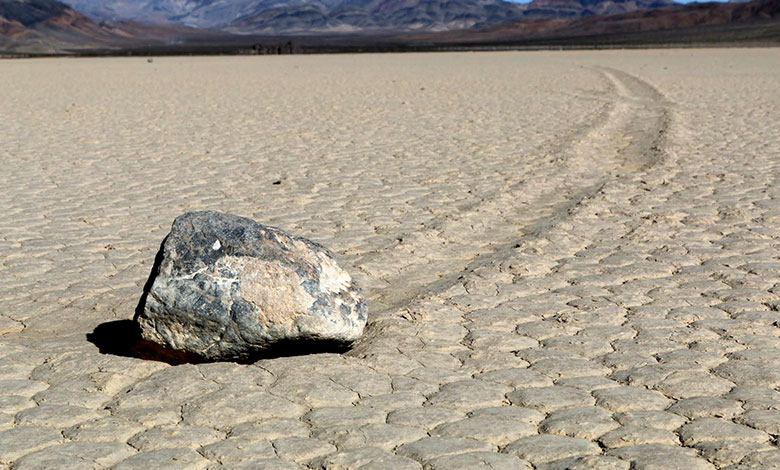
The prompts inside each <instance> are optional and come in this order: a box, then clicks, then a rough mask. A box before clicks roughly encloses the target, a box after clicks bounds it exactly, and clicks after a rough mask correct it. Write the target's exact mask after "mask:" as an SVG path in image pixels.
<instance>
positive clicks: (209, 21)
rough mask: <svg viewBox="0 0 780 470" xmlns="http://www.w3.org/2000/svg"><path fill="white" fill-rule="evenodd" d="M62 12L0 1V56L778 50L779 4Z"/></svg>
mask: <svg viewBox="0 0 780 470" xmlns="http://www.w3.org/2000/svg"><path fill="white" fill-rule="evenodd" d="M68 1H71V2H72V3H74V5H76V6H78V7H79V8H85V9H86V10H87V12H88V13H89V15H85V14H83V13H81V12H79V11H77V9H74V8H72V7H71V6H68V5H65V4H64V3H61V2H59V1H58V0H0V53H4V54H30V53H34V54H62V53H68V54H74V53H75V54H83V53H99V54H105V53H116V52H117V51H126V52H125V53H131V54H138V53H140V54H151V53H155V54H157V53H168V54H170V53H193V52H197V53H283V52H287V53H289V52H328V51H330V52H334V51H357V50H376V51H380V50H431V49H452V48H474V47H478V48H485V47H488V48H493V47H518V46H519V47H549V46H550V45H563V46H576V47H581V46H583V45H585V46H587V45H591V46H597V45H601V44H604V45H608V46H615V45H621V44H623V45H639V46H641V45H643V44H678V45H685V44H691V43H719V44H723V43H728V44H743V43H752V44H756V43H758V44H775V45H778V44H780V0H753V1H751V2H748V3H742V2H741V0H740V1H739V2H734V3H702V4H689V5H669V4H668V1H669V0H660V1H659V0H534V1H532V2H531V3H528V4H524V5H518V4H513V3H507V2H503V1H501V0H286V1H283V2H282V1H281V0H233V1H228V0H135V1H134V0H122V1H120V0H106V1H105V2H100V3H98V2H96V1H95V0H68ZM273 2H280V3H273ZM79 5H81V6H79ZM89 6H91V7H93V9H91V10H90V9H89V8H86V7H89ZM95 8H97V9H98V10H99V11H98V10H96V9H95ZM258 11H259V13H258Z"/></svg>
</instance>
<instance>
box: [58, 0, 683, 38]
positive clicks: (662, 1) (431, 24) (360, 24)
mask: <svg viewBox="0 0 780 470" xmlns="http://www.w3.org/2000/svg"><path fill="white" fill-rule="evenodd" d="M67 1H68V2H69V4H70V5H71V6H73V7H74V8H75V9H77V10H79V11H82V12H84V13H86V14H88V15H90V16H92V17H94V18H100V19H115V20H116V19H133V20H137V21H143V22H152V23H174V24H181V25H187V26H194V27H212V28H221V29H224V30H228V31H232V32H238V33H297V34H311V33H323V32H329V33H332V32H335V33H338V32H371V31H443V30H456V29H467V28H479V27H486V26H491V25H495V24H499V23H503V22H506V21H512V20H519V19H523V18H562V17H565V18H574V17H583V16H590V15H596V14H614V13H623V12H629V11H636V10H640V9H646V8H654V7H657V6H663V5H670V4H672V0H534V1H533V2H531V3H529V4H524V5H520V4H516V3H510V2H506V1H503V0H106V1H98V0H67Z"/></svg>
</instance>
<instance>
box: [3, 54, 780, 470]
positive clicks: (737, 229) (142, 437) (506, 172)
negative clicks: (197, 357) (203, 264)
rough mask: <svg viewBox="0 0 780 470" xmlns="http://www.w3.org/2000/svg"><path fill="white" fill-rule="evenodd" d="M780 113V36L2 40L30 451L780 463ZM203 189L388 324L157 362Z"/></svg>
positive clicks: (8, 436) (11, 374)
mask: <svg viewBox="0 0 780 470" xmlns="http://www.w3.org/2000/svg"><path fill="white" fill-rule="evenodd" d="M778 129H780V50H779V49H769V48H766V49H699V50H695V49H690V50H684V49H681V50H671V49H670V50H645V51H618V50H615V51H591V52H558V51H555V52H554V51H546V52H517V51H506V52H479V53H427V54H397V55H392V54H387V55H370V54H366V55H334V56H280V57H270V56H266V57H162V58H156V59H155V60H154V61H153V62H148V61H147V60H146V58H138V57H135V58H132V57H131V58H93V59H34V60H33V59H30V60H3V61H0V170H1V171H0V207H2V217H0V469H11V468H12V469H13V470H29V469H44V468H51V469H55V468H57V469H59V468H63V469H64V468H67V469H109V468H112V469H116V470H125V469H173V468H182V469H214V470H217V469H255V470H263V469H269V470H270V469H273V470H288V469H290V470H292V469H297V470H300V469H322V470H358V469H362V470H379V469H393V470H422V469H425V470H457V469H480V468H484V469H493V470H504V469H506V470H516V469H536V470H543V469H544V470H553V469H559V470H562V469H564V468H566V469H573V470H580V469H582V470H584V469H594V470H600V469H603V470H607V469H609V470H613V469H614V470H629V469H632V470H650V469H653V470H665V469H669V470H676V469H680V468H685V469H686V470H700V469H701V470H711V469H732V470H737V469H740V470H741V469H758V468H760V469H770V468H780V451H779V450H778V448H777V444H778V442H777V439H778V436H780V391H778V390H779V389H780V312H778V310H780V185H779V184H778V176H779V175H780V138H778ZM199 209H214V210H220V211H224V212H230V213H234V214H238V215H242V216H246V217H251V218H253V219H255V220H257V221H259V222H261V223H264V224H268V225H272V226H276V227H279V228H282V229H284V230H287V231H289V232H291V233H294V234H297V235H302V236H305V237H307V238H310V239H312V240H315V241H317V242H320V243H322V244H324V245H325V246H327V247H329V248H330V249H331V250H332V251H333V252H334V253H335V255H336V257H337V259H338V261H339V263H340V264H341V265H342V266H343V267H344V268H345V269H347V270H348V271H349V272H350V273H351V274H352V275H353V277H354V278H355V279H356V280H357V281H358V282H359V283H360V285H361V286H362V287H363V289H364V291H365V294H366V297H367V299H368V303H369V323H368V326H367V329H366V332H365V335H364V338H363V339H362V340H361V341H360V342H359V343H358V344H357V345H356V346H355V347H354V349H352V350H351V351H349V352H347V353H344V354H336V353H322V354H313V355H302V356H290V357H275V358H266V359H262V360H259V361H257V362H255V363H251V364H236V363H230V362H227V363H208V364H180V365H171V364H168V363H165V362H161V361H155V360H149V359H141V358H139V357H134V354H133V353H132V351H130V350H129V349H127V348H124V347H123V338H122V334H123V332H125V331H126V329H123V328H121V327H120V326H122V325H126V324H127V321H128V320H130V319H132V317H133V314H134V310H135V308H136V304H137V303H138V300H139V297H140V295H141V292H142V288H143V285H144V283H145V281H146V279H147V276H148V274H149V271H150V269H151V266H152V263H153V261H154V257H155V253H156V252H157V249H158V247H159V245H160V242H161V241H162V239H163V237H164V236H165V234H166V233H167V232H168V230H169V229H170V224H171V222H172V220H173V219H174V217H176V216H177V215H179V214H181V213H183V212H186V211H188V210H199ZM107 332H108V333H107Z"/></svg>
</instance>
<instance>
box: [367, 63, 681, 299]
mask: <svg viewBox="0 0 780 470" xmlns="http://www.w3.org/2000/svg"><path fill="white" fill-rule="evenodd" d="M595 70H596V71H598V72H599V73H600V74H601V75H602V77H603V78H604V79H605V80H607V81H608V82H609V83H610V88H611V90H612V92H613V98H612V101H611V102H610V105H609V108H608V111H607V113H606V114H605V115H603V116H602V118H603V119H601V120H600V121H599V122H594V123H592V124H591V125H589V126H587V127H586V128H585V129H578V130H577V131H576V132H575V133H573V134H571V135H567V136H564V137H562V138H560V139H559V140H558V141H557V142H550V143H549V146H547V147H546V148H544V149H538V151H539V152H545V154H546V155H547V156H548V157H549V158H552V159H553V161H554V162H555V164H554V165H553V166H551V167H548V166H543V168H540V169H541V170H543V171H544V173H541V172H540V174H531V175H529V176H528V177H526V178H524V179H523V181H520V182H517V183H514V184H511V185H510V186H509V190H508V191H504V192H502V193H500V194H495V195H494V196H493V197H492V198H490V199H483V200H482V201H480V202H478V203H475V204H474V205H472V206H470V207H468V208H466V209H464V210H461V211H459V212H458V213H456V214H452V215H449V216H447V217H445V218H440V219H434V220H433V221H431V222H429V223H428V225H427V226H426V227H425V228H424V229H422V230H420V231H419V232H415V233H405V234H399V235H397V240H400V241H401V242H400V243H394V244H392V245H390V246H386V247H384V248H383V249H381V250H377V251H375V252H373V253H368V254H367V255H365V256H364V257H363V258H362V259H372V258H375V257H377V256H378V254H379V256H382V257H384V258H385V259H386V258H388V257H389V258H392V257H393V256H394V254H395V253H397V254H398V255H399V256H400V255H401V254H403V255H404V258H405V259H416V263H414V264H411V265H406V266H403V267H402V268H401V269H400V270H399V272H398V273H397V275H395V276H392V277H390V276H388V277H386V278H385V280H386V281H387V283H388V284H389V285H390V286H391V287H388V288H386V289H384V290H381V291H380V292H378V293H375V295H374V298H373V299H372V300H374V301H376V302H377V303H378V305H377V306H378V307H380V309H381V310H384V309H388V310H393V309H398V308H403V307H404V306H406V305H408V304H409V303H410V302H411V301H413V300H414V299H416V298H420V297H427V296H431V295H435V294H436V293H439V292H442V291H444V290H447V289H449V288H450V287H452V286H453V285H454V284H456V283H457V282H459V281H460V280H461V279H462V278H463V277H464V276H466V275H468V274H469V273H471V272H474V271H476V270H478V269H479V268H480V267H483V266H486V265H490V264H496V263H501V262H502V260H503V259H504V258H508V257H510V256H511V254H512V253H513V252H514V251H515V250H517V249H518V248H522V247H523V246H525V245H527V244H528V243H529V241H530V240H532V239H533V238H534V237H535V236H536V235H538V234H539V233H540V232H543V231H544V230H545V229H547V228H548V227H549V226H551V225H553V224H555V223H557V222H558V221H560V220H563V219H565V217H566V214H567V213H568V212H569V211H570V210H572V209H573V208H574V207H576V206H577V205H578V204H580V203H581V202H582V201H583V200H585V199H587V198H589V197H590V196H592V195H593V194H595V193H597V192H598V191H599V189H600V188H601V187H602V186H603V184H604V183H605V182H606V181H608V180H610V179H612V178H616V177H626V176H627V175H630V174H631V173H634V172H637V171H640V170H642V169H646V168H648V167H650V166H651V165H653V164H655V163H656V162H658V161H659V160H661V159H663V151H662V140H663V138H664V134H665V133H666V129H667V125H668V119H669V112H668V110H667V106H668V103H667V101H666V99H665V98H664V97H663V95H661V94H660V93H659V92H658V91H657V90H656V89H655V88H654V87H653V86H652V85H650V84H648V83H646V82H644V81H642V80H641V79H639V78H638V77H635V76H633V75H631V74H628V73H626V72H622V71H619V70H616V69H610V68H605V67H600V68H596V69H595ZM535 179H539V180H540V181H544V182H545V185H544V191H543V192H538V191H537V189H536V187H535V184H534V180H535ZM525 208H533V210H531V211H526V210H524V209H525ZM529 212H530V213H531V214H533V216H532V217H529V216H528V213H529ZM464 230H465V231H470V232H471V234H470V238H469V242H465V243H464V242H462V241H461V240H459V238H461V237H459V235H458V232H459V231H464ZM472 240H479V243H478V244H475V243H472V242H471V241H472ZM414 253H425V255H420V256H409V255H410V254H414ZM448 255H449V256H448ZM355 268H356V269H360V264H359V263H356V266H355ZM518 268H519V269H518ZM518 268H516V269H515V274H518V275H522V273H523V271H522V268H521V267H518ZM375 310H376V309H375Z"/></svg>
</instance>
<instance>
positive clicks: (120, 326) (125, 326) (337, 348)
mask: <svg viewBox="0 0 780 470" xmlns="http://www.w3.org/2000/svg"><path fill="white" fill-rule="evenodd" d="M166 238H167V237H166ZM164 245H165V240H163V241H162V243H161V244H160V249H159V250H158V251H157V255H156V256H155V258H154V264H153V265H152V270H151V272H150V273H149V278H148V279H147V280H146V283H145V284H144V289H143V293H142V294H141V298H140V299H139V300H138V305H137V306H136V307H135V315H134V316H133V319H132V320H114V321H109V322H105V323H101V324H100V325H98V326H97V327H95V329H94V330H93V331H92V333H88V334H87V341H89V342H90V343H92V344H94V345H95V346H97V348H98V350H99V351H100V353H101V354H111V355H114V356H122V357H133V358H137V359H145V360H150V361H160V362H165V363H168V364H171V365H178V364H200V363H204V362H216V361H208V360H206V359H204V358H203V357H202V356H200V355H198V354H194V353H187V352H182V351H176V350H174V349H170V348H165V347H163V346H160V345H159V344H157V343H153V342H151V341H148V340H145V339H143V338H142V337H141V328H140V326H139V325H138V323H137V322H136V320H137V318H138V316H139V315H140V314H141V313H142V312H143V311H144V307H145V306H146V299H147V297H148V296H149V291H150V290H151V289H152V284H153V283H154V279H155V278H156V277H157V274H158V273H159V271H160V264H161V263H162V260H163V246H164ZM349 349H351V346H348V345H344V344H343V343H338V342H323V341H286V342H279V343H276V344H274V345H273V346H271V347H270V348H267V349H264V350H263V351H260V352H258V353H256V354H253V355H252V356H251V357H247V358H241V359H238V360H234V361H224V362H236V363H239V364H251V363H253V362H256V361H258V360H260V359H273V358H277V357H290V356H301V355H308V354H322V353H335V354H341V353H344V352H346V351H348V350H349Z"/></svg>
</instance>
